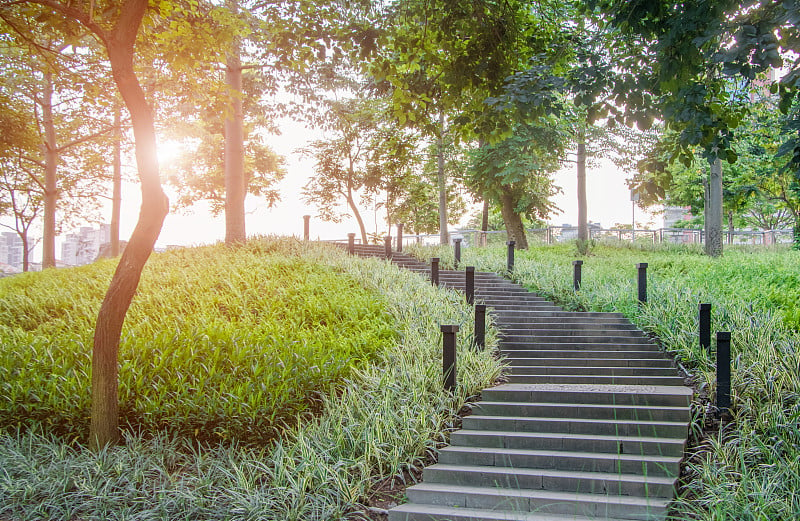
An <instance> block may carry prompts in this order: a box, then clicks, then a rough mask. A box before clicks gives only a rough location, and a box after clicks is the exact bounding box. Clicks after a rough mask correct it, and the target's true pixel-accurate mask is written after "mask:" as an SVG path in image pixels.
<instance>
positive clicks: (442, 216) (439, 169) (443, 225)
mask: <svg viewBox="0 0 800 521" xmlns="http://www.w3.org/2000/svg"><path fill="white" fill-rule="evenodd" d="M436 149H437V151H436V178H437V180H438V184H439V244H448V243H449V242H450V237H449V234H448V233H447V177H446V176H445V172H444V112H440V113H439V135H438V136H437V138H436Z"/></svg>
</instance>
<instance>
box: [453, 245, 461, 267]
mask: <svg viewBox="0 0 800 521" xmlns="http://www.w3.org/2000/svg"><path fill="white" fill-rule="evenodd" d="M462 240H464V239H462V238H461V237H457V238H455V239H453V255H454V256H455V259H456V261H455V267H456V269H458V264H459V263H460V262H461V241H462Z"/></svg>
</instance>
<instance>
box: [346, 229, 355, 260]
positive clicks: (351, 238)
mask: <svg viewBox="0 0 800 521" xmlns="http://www.w3.org/2000/svg"><path fill="white" fill-rule="evenodd" d="M347 253H349V254H350V255H355V253H356V234H355V233H348V234H347Z"/></svg>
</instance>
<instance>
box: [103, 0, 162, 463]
mask: <svg viewBox="0 0 800 521" xmlns="http://www.w3.org/2000/svg"><path fill="white" fill-rule="evenodd" d="M146 7H147V0H131V1H129V2H126V3H125V4H124V5H123V11H122V13H121V15H120V19H119V21H118V23H117V26H116V27H115V30H114V31H113V32H112V33H111V34H110V35H108V37H107V38H106V39H105V41H104V43H105V44H106V48H107V50H108V56H109V60H110V62H111V70H112V74H113V76H114V80H115V82H116V84H117V87H118V89H119V91H120V94H122V98H123V100H124V101H125V105H126V107H127V109H128V111H129V112H130V116H131V122H132V127H133V135H134V140H135V147H136V164H137V167H138V173H139V180H140V181H141V186H142V206H141V209H140V211H139V220H138V222H137V223H136V228H135V229H134V230H133V234H131V237H130V241H129V242H128V246H127V247H126V248H125V252H124V253H123V254H122V257H121V258H120V261H119V264H118V265H117V269H116V271H115V272H114V276H113V277H112V279H111V283H110V284H109V287H108V291H107V292H106V295H105V298H104V299H103V303H102V304H101V306H100V312H99V314H98V316H97V324H96V327H95V333H94V348H93V350H92V417H91V431H90V439H89V441H90V445H91V446H92V447H94V448H100V447H103V446H105V445H107V444H110V443H116V442H117V441H119V402H118V395H117V392H118V391H117V387H118V360H117V358H118V353H119V342H120V335H121V332H122V325H123V323H124V321H125V316H126V314H127V312H128V308H129V307H130V304H131V301H132V299H133V296H134V293H135V292H136V288H137V286H138V285H139V279H140V277H141V274H142V270H143V269H144V265H145V263H146V262H147V259H148V258H149V257H150V254H151V253H152V251H153V247H154V246H155V242H156V240H157V239H158V235H159V233H160V232H161V227H162V225H163V223H164V218H165V217H166V216H167V212H168V211H169V202H168V200H167V197H166V195H164V191H163V190H162V189H161V180H160V178H159V173H158V157H157V155H156V132H155V125H154V121H153V112H152V109H151V107H150V105H149V104H148V103H147V100H146V99H145V95H144V92H143V91H142V88H141V85H140V84H139V80H138V79H137V78H136V74H135V73H134V69H133V55H134V41H135V39H136V34H137V33H138V28H139V26H140V24H141V20H142V17H143V16H144V12H145V9H146Z"/></svg>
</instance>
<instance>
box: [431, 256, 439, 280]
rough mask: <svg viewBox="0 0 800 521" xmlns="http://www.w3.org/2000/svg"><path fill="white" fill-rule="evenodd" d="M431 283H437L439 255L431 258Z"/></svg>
mask: <svg viewBox="0 0 800 521" xmlns="http://www.w3.org/2000/svg"><path fill="white" fill-rule="evenodd" d="M431 283H432V284H433V285H434V286H438V285H439V257H433V258H432V259H431Z"/></svg>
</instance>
